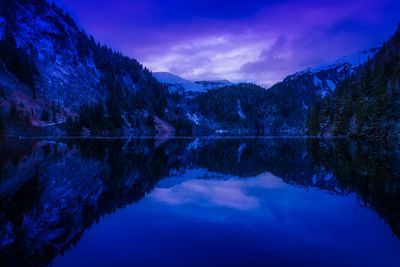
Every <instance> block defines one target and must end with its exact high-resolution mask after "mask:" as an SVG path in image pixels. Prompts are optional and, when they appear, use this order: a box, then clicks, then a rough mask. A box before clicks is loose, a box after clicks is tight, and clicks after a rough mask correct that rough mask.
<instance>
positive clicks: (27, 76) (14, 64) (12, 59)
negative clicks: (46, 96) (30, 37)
mask: <svg viewBox="0 0 400 267" xmlns="http://www.w3.org/2000/svg"><path fill="white" fill-rule="evenodd" d="M0 58H1V60H2V61H3V62H4V64H5V66H6V68H7V70H8V71H9V72H11V73H12V74H14V75H15V76H16V77H17V78H18V79H19V80H20V81H21V82H22V83H25V84H26V85H27V86H28V87H30V88H31V89H32V93H33V96H34V97H36V91H35V76H36V75H37V73H38V71H37V68H36V65H35V62H34V59H33V58H32V56H31V55H29V54H28V53H26V52H25V51H24V50H23V49H20V48H18V47H17V44H16V42H15V39H14V36H13V35H12V33H11V30H10V27H6V30H5V33H4V36H3V39H2V40H1V41H0Z"/></svg>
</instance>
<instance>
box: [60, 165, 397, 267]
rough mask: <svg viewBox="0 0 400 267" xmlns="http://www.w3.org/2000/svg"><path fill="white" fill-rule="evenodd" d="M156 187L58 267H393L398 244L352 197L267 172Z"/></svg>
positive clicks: (189, 178) (190, 178)
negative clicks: (296, 184)
mask: <svg viewBox="0 0 400 267" xmlns="http://www.w3.org/2000/svg"><path fill="white" fill-rule="evenodd" d="M202 172H203V170H198V171H196V172H191V173H190V174H188V175H187V177H185V179H182V180H177V181H176V184H170V183H165V184H164V183H163V182H161V183H160V184H159V185H158V186H157V187H156V188H155V190H154V191H153V192H152V193H151V194H149V195H148V196H147V197H146V198H145V199H143V200H142V201H141V202H140V203H138V204H134V205H131V206H129V207H127V208H125V209H123V210H121V211H118V212H117V213H116V214H113V215H111V216H107V217H106V218H105V219H104V220H103V221H102V222H101V223H99V224H98V225H96V226H94V227H93V228H92V229H90V230H89V231H88V232H87V233H86V234H85V236H84V237H83V238H82V240H81V241H80V243H79V244H78V246H77V247H76V248H75V249H73V250H72V251H71V252H70V253H67V255H66V256H64V257H61V258H59V259H57V260H56V261H55V262H54V266H74V265H76V264H77V263H79V265H81V266H89V265H92V266H93V265H95V266H125V265H127V264H133V265H136V266H166V265H168V266H266V265H269V266H282V265H295V266H310V265H314V266H355V265H357V266H395V265H396V264H395V263H396V262H397V263H398V262H399V258H398V256H399V252H400V243H399V241H398V239H397V238H396V237H394V236H392V233H391V230H390V228H389V227H388V226H387V225H385V223H384V221H383V220H381V219H379V217H378V216H377V215H376V214H374V213H373V212H372V211H369V210H367V209H365V208H360V207H357V204H356V200H355V198H354V197H352V196H348V197H340V196H339V197H338V196H333V195H330V194H329V193H327V192H321V191H318V190H304V189H303V188H296V187H294V186H289V185H286V184H285V183H283V182H282V180H280V179H279V178H278V177H275V176H273V175H271V174H269V173H265V174H262V175H259V176H256V177H251V178H246V179H238V178H236V177H226V178H223V179H216V180H199V179H197V178H198V175H201V174H202Z"/></svg>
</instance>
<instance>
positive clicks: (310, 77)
mask: <svg viewBox="0 0 400 267" xmlns="http://www.w3.org/2000/svg"><path fill="white" fill-rule="evenodd" d="M377 51H378V49H375V48H374V49H371V50H368V51H363V52H361V53H358V54H354V55H352V56H348V57H344V58H342V59H340V60H337V61H335V62H331V63H328V64H323V65H320V66H315V67H312V68H308V69H306V70H304V71H301V72H298V73H295V74H293V75H290V76H288V77H286V78H285V79H284V80H283V81H282V82H280V83H277V84H276V85H274V86H272V87H271V88H270V89H269V90H268V92H269V93H270V94H271V95H274V96H275V97H277V98H278V99H279V100H278V101H276V102H275V103H274V105H276V109H275V110H276V111H277V113H276V114H275V115H274V116H272V117H273V118H274V120H275V123H274V124H275V125H277V127H278V132H280V133H283V134H291V135H292V134H294V135H297V134H305V133H306V131H307V125H306V122H307V113H308V110H309V108H310V107H311V106H312V105H313V103H314V102H316V101H317V100H318V99H321V98H325V97H327V96H329V95H331V94H332V93H334V92H335V90H336V88H337V87H338V86H339V85H340V84H342V82H343V81H344V80H345V79H346V78H347V77H349V76H350V75H351V74H354V73H356V72H357V71H358V69H359V68H360V66H362V65H363V64H364V63H365V62H366V61H367V60H368V58H370V57H373V56H374V55H375V53H377Z"/></svg>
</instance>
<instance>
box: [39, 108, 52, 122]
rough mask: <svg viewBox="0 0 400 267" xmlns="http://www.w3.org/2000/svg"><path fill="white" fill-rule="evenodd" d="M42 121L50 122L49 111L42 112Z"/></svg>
mask: <svg viewBox="0 0 400 267" xmlns="http://www.w3.org/2000/svg"><path fill="white" fill-rule="evenodd" d="M40 120H41V121H47V122H49V121H50V112H49V111H48V110H47V109H43V110H42V114H41V115H40Z"/></svg>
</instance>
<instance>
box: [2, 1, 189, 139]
mask: <svg viewBox="0 0 400 267" xmlns="http://www.w3.org/2000/svg"><path fill="white" fill-rule="evenodd" d="M0 3H1V4H0V37H1V42H0V47H1V49H0V107H1V108H0V111H1V113H3V114H2V115H1V116H0V117H3V119H2V120H3V121H4V123H5V124H6V129H7V133H8V134H24V135H25V134H29V131H28V132H27V129H31V128H32V129H38V128H44V127H46V126H48V125H51V124H61V123H65V122H66V121H67V118H68V117H71V118H75V121H74V119H69V120H68V122H69V123H68V125H67V126H65V128H67V132H70V133H71V134H79V133H80V132H81V130H82V129H87V130H88V131H89V132H90V133H91V134H98V135H121V134H128V133H150V132H157V131H160V129H165V128H167V129H168V131H173V130H174V129H173V128H174V125H176V124H177V121H178V118H179V117H182V116H180V111H179V110H178V109H177V107H176V105H175V104H174V103H173V102H172V100H171V95H170V94H169V92H168V88H167V87H165V86H163V85H162V84H160V83H159V82H158V81H157V80H156V79H155V78H154V77H153V76H152V74H151V72H150V71H148V70H147V69H146V68H144V67H143V66H142V65H141V64H140V63H139V62H137V61H136V60H134V59H131V58H128V57H126V56H123V55H122V54H121V53H119V52H115V51H113V50H112V49H110V48H108V47H106V46H103V45H101V44H99V43H98V42H96V41H95V40H94V38H93V37H91V36H88V35H87V34H86V33H85V32H84V31H83V30H81V29H80V28H79V27H78V26H77V25H76V23H75V22H74V21H73V20H72V19H71V17H70V16H69V15H68V13H65V12H64V11H63V10H62V9H60V8H58V7H56V6H55V5H54V3H53V4H49V3H48V2H47V1H45V0H41V1H37V0H15V1H1V2H0ZM180 124H182V123H180ZM35 127H36V128H35ZM15 129H19V130H18V131H15ZM64 130H65V129H64ZM41 132H43V131H42V130H41ZM30 134H32V131H31V133H30Z"/></svg>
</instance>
